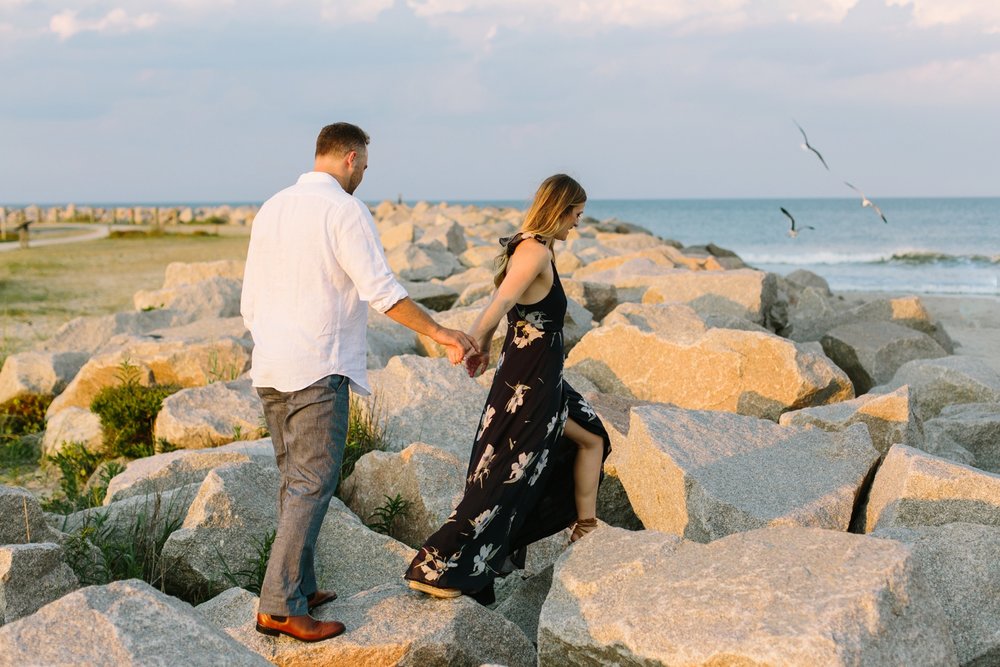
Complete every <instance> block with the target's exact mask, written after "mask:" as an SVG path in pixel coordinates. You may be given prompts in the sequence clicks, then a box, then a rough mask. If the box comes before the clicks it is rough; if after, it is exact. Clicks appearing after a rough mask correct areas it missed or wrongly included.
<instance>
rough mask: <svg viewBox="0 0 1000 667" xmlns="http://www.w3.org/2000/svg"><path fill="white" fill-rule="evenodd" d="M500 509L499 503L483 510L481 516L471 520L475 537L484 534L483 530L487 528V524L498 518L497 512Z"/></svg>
mask: <svg viewBox="0 0 1000 667" xmlns="http://www.w3.org/2000/svg"><path fill="white" fill-rule="evenodd" d="M499 510H500V506H499V505H494V506H493V509H491V510H483V511H482V512H481V513H480V514H479V516H477V517H476V518H475V519H472V520H471V521H469V523H470V524H472V529H473V531H474V534H473V536H472V537H473V539H475V538H477V537H479V536H480V535H482V533H483V531H484V530H486V526H488V525H490V522H491V521H493V519H495V518H496V516H497V512H498V511H499Z"/></svg>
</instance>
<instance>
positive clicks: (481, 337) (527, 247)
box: [469, 238, 552, 374]
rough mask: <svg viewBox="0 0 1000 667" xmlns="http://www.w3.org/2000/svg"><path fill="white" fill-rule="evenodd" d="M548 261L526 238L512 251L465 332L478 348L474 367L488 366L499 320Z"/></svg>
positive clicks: (546, 254) (541, 249) (541, 247)
mask: <svg viewBox="0 0 1000 667" xmlns="http://www.w3.org/2000/svg"><path fill="white" fill-rule="evenodd" d="M551 260H552V254H551V253H550V252H549V249H548V248H547V247H545V245H543V244H542V243H539V242H538V241H536V240H534V239H533V238H526V239H525V240H524V241H522V242H521V243H519V244H518V246H517V247H516V248H514V253H513V254H512V255H511V257H510V260H509V261H508V262H507V275H505V276H504V279H503V282H501V283H500V287H498V288H497V289H496V291H494V292H493V296H492V297H491V298H490V301H489V303H487V304H486V306H485V307H484V308H483V309H482V311H480V313H479V316H478V317H477V318H476V320H475V322H473V323H472V327H470V329H469V335H470V336H471V337H472V339H473V340H474V341H476V342H477V343H478V344H479V350H480V353H479V355H477V356H478V357H479V359H478V361H479V363H477V364H476V365H477V366H485V365H486V363H488V361H489V351H490V340H491V339H492V338H493V332H494V331H496V329H497V326H498V325H499V324H500V320H501V318H503V316H504V315H505V314H506V313H507V311H508V310H510V309H511V308H512V307H513V306H514V304H515V303H517V301H518V299H520V298H521V296H522V295H523V294H524V292H525V290H527V289H528V287H530V286H531V284H532V283H533V282H534V281H535V279H536V278H537V277H538V276H539V275H540V274H541V273H542V272H543V271H544V270H545V267H546V266H548V264H549V263H550V262H551ZM475 370H476V368H475V367H474V368H471V369H470V374H474V373H475Z"/></svg>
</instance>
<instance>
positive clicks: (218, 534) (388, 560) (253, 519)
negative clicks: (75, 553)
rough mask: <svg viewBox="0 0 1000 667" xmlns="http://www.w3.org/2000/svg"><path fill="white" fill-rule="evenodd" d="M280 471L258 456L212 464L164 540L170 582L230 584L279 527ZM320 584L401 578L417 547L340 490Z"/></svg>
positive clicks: (338, 586) (352, 589) (176, 586)
mask: <svg viewBox="0 0 1000 667" xmlns="http://www.w3.org/2000/svg"><path fill="white" fill-rule="evenodd" d="M278 482H279V479H278V471H277V469H276V468H274V467H270V466H262V465H259V464H257V463H254V462H246V463H234V464H227V465H225V466H221V467H219V468H215V469H214V470H212V471H211V472H210V473H209V474H208V476H207V477H205V481H204V482H202V484H201V487H200V488H199V490H198V495H197V496H196V497H195V499H194V501H193V502H192V503H191V507H190V509H189V510H188V512H187V516H186V517H185V519H184V523H183V525H182V526H181V528H180V529H179V530H177V531H175V532H174V533H172V534H171V535H170V537H169V538H168V539H167V542H166V544H165V545H164V547H163V559H164V561H165V562H167V563H168V564H169V566H170V569H169V571H168V582H167V584H168V587H169V588H170V589H171V590H177V591H189V590H199V591H208V592H210V593H213V592H214V593H218V592H221V591H223V590H225V589H226V588H228V587H229V586H230V585H231V582H229V580H228V579H227V578H226V576H225V572H226V568H227V567H228V568H229V570H230V571H232V572H239V571H241V570H246V569H248V567H249V566H250V565H252V564H253V563H254V562H256V560H257V558H258V555H259V553H258V552H259V551H260V550H261V548H262V547H263V545H264V543H265V542H266V540H267V537H268V534H269V533H270V532H273V531H274V530H275V529H276V528H277V521H278V510H277V495H278ZM314 553H315V566H316V577H317V579H318V580H319V581H320V586H321V587H322V588H332V589H334V590H336V591H338V593H339V594H340V595H342V596H345V597H346V596H348V595H352V594H354V593H357V592H358V591H362V590H365V589H367V588H371V587H372V586H377V585H379V584H382V583H385V582H387V581H394V580H396V579H398V578H399V577H400V576H401V574H400V573H402V572H403V571H404V570H405V569H406V567H407V566H408V565H409V562H410V560H411V559H412V558H413V556H415V555H416V552H415V551H414V550H413V549H410V548H408V547H406V546H405V545H403V544H400V543H399V542H397V541H396V540H394V539H392V538H391V537H388V536H386V535H380V534H378V533H375V532H373V531H372V530H370V529H369V528H368V527H367V526H365V525H364V524H363V523H362V522H361V521H360V520H359V519H358V518H357V517H356V516H355V515H354V514H353V513H352V512H351V511H350V510H348V509H347V508H346V506H344V504H343V503H342V502H341V501H340V500H339V499H337V498H334V499H333V500H332V501H331V502H330V507H329V509H328V511H327V514H326V518H325V519H324V521H323V525H322V527H321V528H320V534H319V537H318V540H317V543H316V549H315V552H314Z"/></svg>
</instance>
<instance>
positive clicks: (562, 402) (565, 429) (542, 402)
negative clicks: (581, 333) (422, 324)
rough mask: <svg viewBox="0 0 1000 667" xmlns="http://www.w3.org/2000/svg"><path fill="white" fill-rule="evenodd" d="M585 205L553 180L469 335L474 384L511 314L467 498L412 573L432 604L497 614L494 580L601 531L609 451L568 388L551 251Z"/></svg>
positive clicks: (506, 242)
mask: <svg viewBox="0 0 1000 667" xmlns="http://www.w3.org/2000/svg"><path fill="white" fill-rule="evenodd" d="M586 201H587V195H586V193H585V192H584V190H583V188H582V187H580V184H579V183H577V182H576V181H575V180H573V179H572V178H570V177H569V176H566V175H565V174H556V175H555V176H551V177H549V178H547V179H545V181H544V182H543V183H542V184H541V186H540V187H539V188H538V192H536V193H535V199H534V201H533V202H532V204H531V207H530V208H529V209H528V212H527V214H526V215H525V219H524V224H523V225H522V226H521V231H519V232H518V233H517V234H515V235H514V236H512V237H510V238H506V239H501V240H500V244H501V245H502V246H503V250H502V251H501V253H500V255H499V256H498V257H497V273H496V276H495V277H494V284H495V285H496V287H497V289H496V291H495V292H494V293H493V297H492V299H491V300H490V302H489V303H488V304H487V305H486V307H485V308H483V311H482V312H481V313H480V314H479V317H478V318H477V319H476V321H475V323H473V325H472V328H471V330H470V331H469V335H470V336H471V337H472V338H473V339H474V340H475V341H477V343H478V344H479V349H480V350H481V352H480V353H479V354H477V355H474V356H470V357H469V358H467V359H466V368H467V370H468V371H469V375H470V376H475V375H476V374H477V373H479V372H481V371H482V370H484V369H485V368H486V366H487V365H488V364H489V354H490V353H489V350H490V341H491V339H492V338H493V333H494V331H495V330H496V328H497V325H498V324H499V323H500V318H501V317H503V316H504V314H506V316H507V335H506V338H505V339H504V344H503V349H502V352H501V353H500V358H499V359H498V360H497V369H496V375H495V376H494V378H493V385H492V387H491V388H490V393H489V396H488V397H487V399H486V405H485V406H484V407H483V413H482V418H481V420H480V424H479V430H478V433H477V434H476V439H475V442H474V444H473V448H472V456H471V458H470V460H469V471H468V476H467V477H466V485H465V495H464V496H463V498H462V500H461V502H459V504H458V506H457V507H456V508H455V510H454V511H453V512H452V513H451V516H450V517H449V518H448V520H447V521H446V522H445V523H444V525H443V526H442V527H441V528H440V529H438V531H437V532H436V533H434V534H433V535H431V536H430V537H429V538H428V539H427V542H426V543H424V546H423V547H421V549H420V550H419V551H418V552H417V556H416V557H415V558H414V559H413V562H411V563H410V567H409V569H408V570H407V572H406V575H405V577H406V579H408V580H409V582H410V583H409V585H410V587H411V588H414V589H416V590H419V591H422V592H424V593H428V594H430V595H434V596H436V597H456V596H458V595H461V594H463V593H470V594H474V595H475V597H476V599H478V600H479V601H480V602H483V603H484V604H489V603H490V602H492V600H493V580H494V578H495V577H496V576H497V575H500V574H506V573H508V572H510V570H511V567H512V566H513V565H517V566H519V567H523V565H524V547H526V546H527V545H528V544H530V543H532V542H534V541H536V540H539V539H541V538H543V537H547V536H549V535H552V534H554V533H557V532H559V531H560V530H562V529H563V528H565V527H567V526H568V525H569V524H571V523H572V524H573V533H572V536H571V538H570V539H571V541H576V540H578V539H580V538H581V537H583V536H584V535H586V534H587V533H588V532H590V531H591V530H593V529H594V528H595V527H596V526H597V519H596V514H597V487H598V484H599V483H600V479H601V468H602V465H603V461H604V459H605V458H606V457H607V455H608V453H609V452H610V450H611V446H610V441H609V439H608V434H607V431H606V430H605V429H604V426H603V425H602V424H601V421H600V419H598V417H597V415H596V414H595V413H594V411H593V409H592V408H591V407H590V405H589V404H588V403H587V401H586V400H584V399H583V397H582V396H580V394H579V393H577V392H576V391H575V390H574V389H573V388H572V387H571V386H570V385H569V384H568V383H567V382H566V381H565V380H564V379H563V334H562V327H563V318H564V317H565V314H566V294H565V292H563V289H562V285H561V284H560V282H559V275H558V274H557V273H556V267H555V260H554V253H553V250H552V245H553V243H554V242H555V240H557V239H558V240H561V241H565V240H566V236H567V234H569V231H570V230H571V229H573V228H574V227H576V225H577V224H578V222H579V220H580V216H581V215H582V214H583V208H584V204H585V203H586ZM574 518H575V522H574Z"/></svg>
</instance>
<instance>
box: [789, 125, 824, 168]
mask: <svg viewBox="0 0 1000 667" xmlns="http://www.w3.org/2000/svg"><path fill="white" fill-rule="evenodd" d="M792 122H793V123H795V127H797V128H799V132H801V133H802V140H803V141H804V142H805V143H804V144H802V150H804V151H805V150H809V151H812V152H813V153H815V154H816V157H818V158H819V161H820V162H822V163H823V166H824V167H826V170H827V171H830V165H828V164H827V163H826V160H824V159H823V156H822V155H821V154H820V152H819V151H818V150H816V149H815V148H813V146H812V144H810V143H809V137H807V136H806V131H805V130H803V129H802V126H801V125H799V123H798V121H796V120H795V119H794V118H793V119H792Z"/></svg>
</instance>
